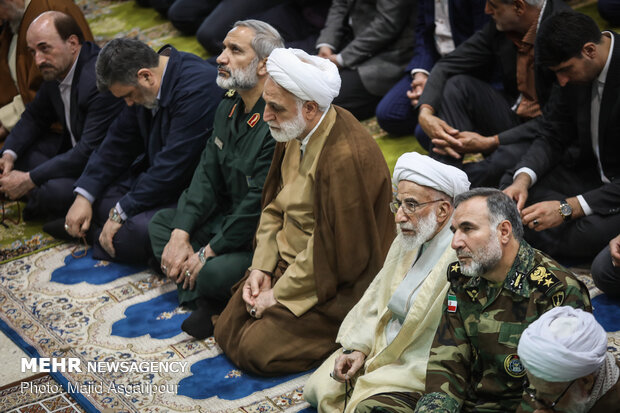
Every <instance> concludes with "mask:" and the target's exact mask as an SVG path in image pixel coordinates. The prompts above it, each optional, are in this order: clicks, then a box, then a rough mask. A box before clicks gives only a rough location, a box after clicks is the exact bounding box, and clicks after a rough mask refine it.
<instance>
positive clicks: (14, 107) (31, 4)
mask: <svg viewBox="0 0 620 413" xmlns="http://www.w3.org/2000/svg"><path fill="white" fill-rule="evenodd" d="M52 10H55V11H59V12H62V13H65V14H68V15H69V16H71V17H72V18H73V20H75V22H76V23H77V25H78V26H79V27H80V30H81V31H82V34H83V37H84V40H85V41H89V42H92V41H93V35H92V33H91V32H90V28H89V27H88V22H87V21H86V18H84V15H83V14H82V11H81V10H80V8H79V7H78V6H77V5H76V4H75V2H74V1H73V0H0V21H4V23H5V24H4V26H3V27H0V141H1V140H3V139H4V138H6V136H7V135H8V134H9V132H10V131H11V130H12V129H13V127H14V126H15V125H16V124H17V121H19V119H20V117H21V115H22V113H23V112H24V110H25V105H26V104H28V103H30V102H32V101H33V100H34V97H35V94H36V93H37V91H38V90H39V87H40V86H41V82H42V81H43V80H42V78H41V73H40V72H39V69H38V68H37V65H36V64H35V63H34V58H33V56H32V55H31V54H30V52H29V51H28V47H27V44H26V31H27V30H28V27H30V24H31V23H32V22H33V21H34V19H35V18H36V17H37V16H39V15H40V14H41V13H44V12H46V11H52ZM56 132H58V131H56Z"/></svg>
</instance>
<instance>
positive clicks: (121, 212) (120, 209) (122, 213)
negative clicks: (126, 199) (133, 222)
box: [114, 202, 127, 221]
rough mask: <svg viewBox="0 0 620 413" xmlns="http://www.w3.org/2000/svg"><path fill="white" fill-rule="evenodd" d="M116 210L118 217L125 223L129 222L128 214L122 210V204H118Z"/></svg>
mask: <svg viewBox="0 0 620 413" xmlns="http://www.w3.org/2000/svg"><path fill="white" fill-rule="evenodd" d="M114 208H116V210H117V211H118V215H120V216H121V218H123V221H127V214H126V213H125V211H123V208H121V204H119V203H118V202H117V203H116V205H115V206H114Z"/></svg>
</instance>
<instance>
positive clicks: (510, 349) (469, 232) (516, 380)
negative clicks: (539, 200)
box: [357, 188, 591, 413]
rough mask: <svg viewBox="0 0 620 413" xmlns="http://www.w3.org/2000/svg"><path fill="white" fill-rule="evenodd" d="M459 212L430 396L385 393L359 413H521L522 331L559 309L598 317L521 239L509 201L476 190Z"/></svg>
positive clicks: (569, 278)
mask: <svg viewBox="0 0 620 413" xmlns="http://www.w3.org/2000/svg"><path fill="white" fill-rule="evenodd" d="M455 205H456V206H457V208H456V211H455V213H454V217H453V221H452V229H453V231H454V238H453V240H452V248H454V249H455V250H456V253H457V257H458V259H459V261H456V262H454V263H452V264H450V265H449V267H448V269H447V273H448V280H449V281H450V289H449V290H448V294H447V296H446V301H445V303H444V310H443V315H442V319H441V321H440V324H439V327H438V329H437V332H436V334H435V339H434V341H433V345H432V348H431V355H430V359H429V362H428V366H427V373H426V388H425V394H424V395H423V396H421V395H419V394H417V395H416V394H407V393H385V394H383V395H379V396H377V397H376V399H375V400H368V401H367V402H366V403H365V404H364V405H361V404H360V405H359V406H358V409H357V411H370V410H374V411H399V412H404V411H412V410H413V409H414V408H415V412H416V413H418V412H419V413H427V412H434V413H437V412H441V413H447V412H459V411H463V412H507V411H515V410H516V409H517V407H518V406H519V404H520V402H521V400H522V395H523V380H524V378H525V369H524V367H523V365H522V364H521V361H520V360H519V357H518V355H517V344H518V342H519V338H520V336H521V333H522V332H523V330H525V328H526V327H527V326H528V325H529V324H530V323H532V322H533V321H534V320H536V319H537V318H538V317H539V316H540V315H541V314H542V313H544V312H545V311H547V310H549V309H551V308H553V307H557V306H560V305H565V306H566V305H568V306H572V307H576V308H582V309H585V310H587V311H591V306H590V297H589V295H588V291H587V289H586V288H585V286H584V285H583V284H582V283H581V282H580V281H578V280H577V279H576V278H575V277H574V275H573V274H572V273H570V272H569V271H568V270H566V269H565V268H563V267H562V266H561V265H560V264H558V263H557V262H556V261H554V260H553V259H551V258H550V257H548V256H547V255H545V254H544V253H542V252H541V251H538V250H535V249H534V248H532V247H530V246H529V245H528V244H527V242H525V241H524V240H523V239H522V237H523V227H522V224H521V220H520V218H519V213H518V211H517V209H516V206H515V204H514V202H512V201H511V200H510V199H509V198H508V197H507V196H506V195H505V194H503V193H502V192H501V191H499V190H496V189H491V188H477V189H474V190H471V191H468V192H465V193H463V194H461V195H459V196H457V197H456V200H455ZM485 205H486V207H485ZM420 396H421V398H420ZM418 398H419V400H417V399H418ZM416 400H417V405H416Z"/></svg>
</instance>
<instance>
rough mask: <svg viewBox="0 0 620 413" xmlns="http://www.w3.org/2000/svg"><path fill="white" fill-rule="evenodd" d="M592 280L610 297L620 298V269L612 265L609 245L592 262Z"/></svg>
mask: <svg viewBox="0 0 620 413" xmlns="http://www.w3.org/2000/svg"><path fill="white" fill-rule="evenodd" d="M592 278H593V279H594V284H596V286H597V287H598V288H599V290H601V291H603V292H604V293H605V294H607V295H609V296H612V297H620V267H614V266H613V264H612V263H611V252H610V251H609V245H608V246H606V247H605V248H604V249H603V251H601V252H599V254H598V255H597V256H596V258H595V259H594V261H593V262H592Z"/></svg>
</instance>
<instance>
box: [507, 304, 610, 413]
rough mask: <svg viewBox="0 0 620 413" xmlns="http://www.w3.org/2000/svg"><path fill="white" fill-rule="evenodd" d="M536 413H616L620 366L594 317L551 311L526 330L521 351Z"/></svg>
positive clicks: (566, 309) (528, 408) (567, 310)
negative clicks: (609, 349)
mask: <svg viewBox="0 0 620 413" xmlns="http://www.w3.org/2000/svg"><path fill="white" fill-rule="evenodd" d="M518 353H519V357H520V358H521V361H522V362H523V366H524V367H525V369H526V370H527V376H528V379H529V383H530V384H531V385H532V386H533V388H532V387H531V386H528V387H527V388H526V393H527V395H528V396H529V397H528V398H527V399H526V400H527V401H528V402H529V406H523V410H524V411H532V410H534V413H551V412H562V413H587V412H592V413H603V412H617V411H618V407H619V406H620V381H619V380H618V378H619V377H620V361H619V360H617V359H616V357H615V356H614V354H613V353H611V352H608V351H607V333H605V330H604V329H603V327H602V326H601V325H600V324H599V323H598V322H597V321H596V319H595V318H594V316H593V315H592V314H590V313H587V312H585V311H582V310H578V309H574V308H572V307H558V308H554V309H553V310H549V311H547V312H546V313H545V314H543V315H542V316H540V318H539V319H538V320H536V321H534V322H533V323H532V324H530V326H529V327H528V328H526V329H525V331H524V332H523V335H522V336H521V340H519V348H518Z"/></svg>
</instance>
